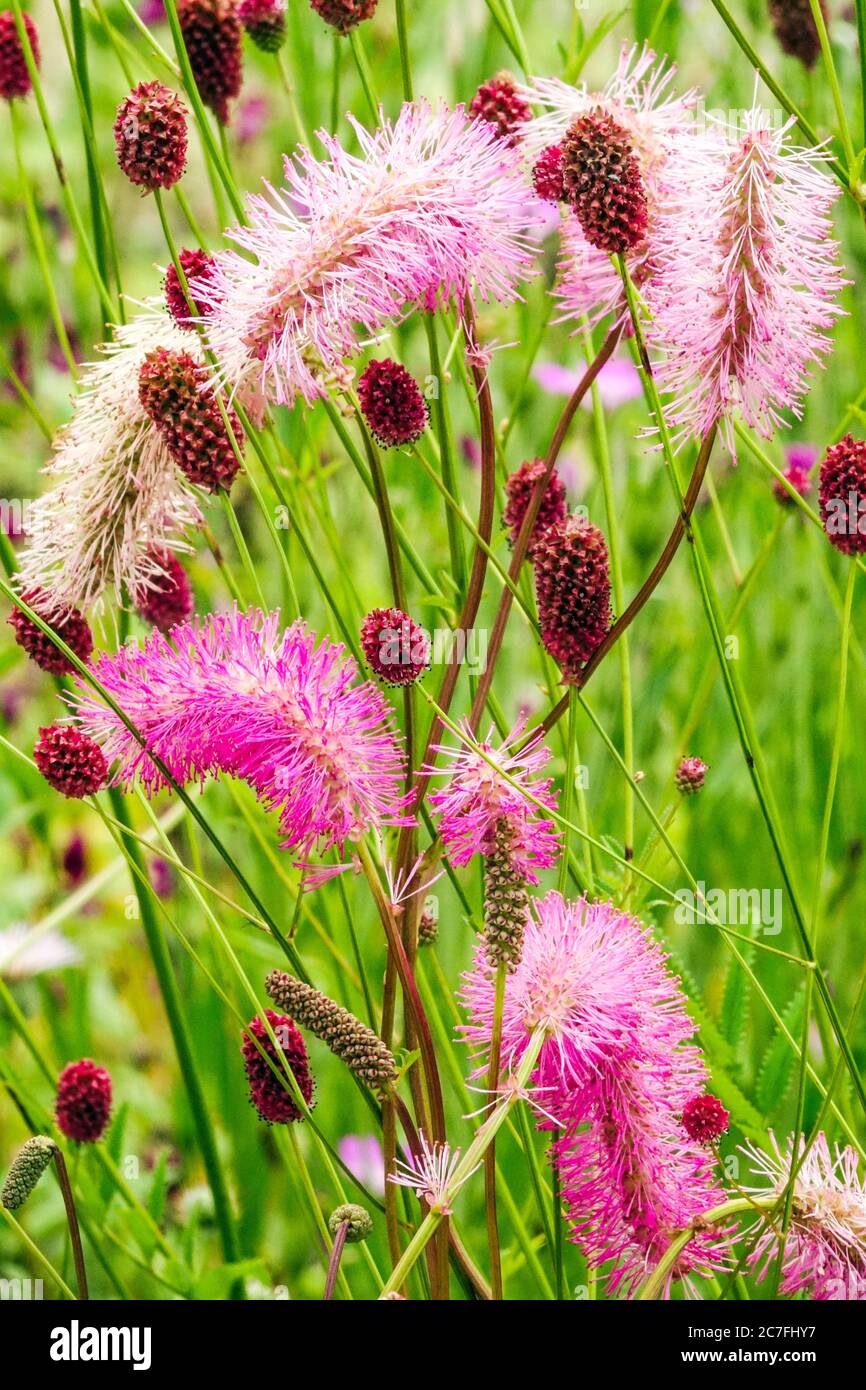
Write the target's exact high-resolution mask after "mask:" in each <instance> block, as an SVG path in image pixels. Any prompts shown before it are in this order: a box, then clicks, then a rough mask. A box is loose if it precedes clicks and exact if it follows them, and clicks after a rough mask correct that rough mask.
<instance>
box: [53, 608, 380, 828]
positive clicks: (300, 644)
mask: <svg viewBox="0 0 866 1390" xmlns="http://www.w3.org/2000/svg"><path fill="white" fill-rule="evenodd" d="M93 669H94V673H95V674H96V675H97V677H98V679H99V680H101V681H102V683H103V684H104V686H105V687H106V689H107V690H108V692H109V693H110V694H111V695H112V696H113V697H114V699H115V700H116V701H117V703H118V704H119V706H120V708H121V709H122V710H123V711H124V713H125V714H126V715H127V717H128V718H129V719H131V720H132V722H133V723H134V724H135V726H136V727H137V728H138V729H139V731H140V732H141V733H142V735H143V736H144V738H145V741H146V743H147V748H148V750H150V751H151V752H153V753H155V754H156V755H157V756H158V757H159V758H160V759H162V761H163V762H164V763H165V764H166V766H167V767H168V769H169V771H170V772H171V774H172V776H173V777H174V778H175V780H176V781H178V782H180V783H181V784H185V783H189V782H192V781H203V780H204V779H205V778H206V777H209V776H214V777H218V776H220V775H226V776H230V777H238V778H242V779H243V780H244V781H246V782H248V783H249V784H250V786H251V787H252V788H253V789H254V790H255V792H256V794H257V796H258V797H259V799H260V800H261V801H262V802H264V804H265V805H266V806H267V807H268V809H275V810H278V811H279V817H280V829H281V831H282V833H283V835H284V836H285V837H286V838H285V841H284V848H289V847H299V848H300V850H301V852H302V854H309V853H310V852H312V851H313V850H314V849H316V850H318V851H320V852H324V851H325V850H326V849H327V848H328V847H329V846H331V845H336V846H338V847H340V848H342V846H343V844H344V843H345V841H346V840H347V839H351V838H352V837H355V836H357V835H359V834H361V833H362V832H363V831H365V830H367V829H369V828H371V827H379V826H382V825H402V824H405V823H406V818H405V816H404V814H403V797H402V795H401V789H400V783H401V778H402V777H403V772H404V764H403V757H402V753H401V750H400V747H399V744H398V742H397V737H396V735H395V732H394V729H393V725H392V716H391V711H390V707H389V706H388V704H387V702H386V700H385V699H384V697H383V696H382V694H381V693H380V692H379V691H378V690H377V689H376V687H375V686H374V685H373V684H372V683H371V682H369V681H365V682H363V683H362V684H360V685H359V684H356V683H355V681H356V676H357V667H356V665H355V662H354V661H353V660H352V659H351V658H350V657H347V656H346V655H345V652H344V649H343V647H341V646H336V645H334V644H333V643H331V642H328V641H322V642H320V643H319V644H318V645H317V639H316V636H315V634H314V633H312V632H310V631H309V629H308V628H306V627H305V626H304V624H303V623H300V622H297V623H294V624H293V625H292V626H291V627H289V628H287V629H286V630H285V631H281V630H280V626H279V613H278V612H274V613H269V614H267V615H264V614H262V613H261V612H258V611H255V610H251V611H250V612H247V613H239V612H238V611H237V609H234V610H233V611H231V612H229V613H221V614H210V615H208V616H207V617H204V618H195V619H193V621H192V622H190V623H184V624H181V625H179V626H177V627H175V628H173V629H172V633H171V640H169V639H168V638H166V637H165V636H163V635H162V634H161V633H153V634H152V635H151V636H150V637H148V638H147V640H146V641H145V643H144V645H143V646H141V647H140V646H138V645H136V644H135V643H127V644H126V645H125V646H124V647H121V649H120V651H119V652H117V653H116V654H105V655H104V656H103V657H102V658H101V659H100V660H99V661H98V662H97V663H96V664H95V665H94V668H93ZM79 689H80V692H81V693H80V694H78V695H77V696H76V697H75V698H74V700H73V703H74V705H75V710H76V716H77V720H78V723H79V725H80V727H81V728H82V729H84V730H86V731H87V732H88V733H90V734H91V735H92V736H93V737H94V738H95V739H96V740H97V741H98V742H99V743H100V744H101V746H102V748H103V751H104V752H105V755H106V757H107V758H108V759H109V761H111V760H113V759H117V767H116V770H115V774H114V781H115V783H116V784H119V785H121V786H124V787H128V786H130V785H131V784H132V783H134V782H135V781H136V780H140V781H141V783H142V784H143V786H144V787H145V790H146V791H147V792H148V794H152V793H154V792H155V791H157V790H159V789H160V788H161V787H164V786H165V785H166V779H165V777H164V775H163V774H162V772H161V771H160V770H159V768H157V767H156V766H155V765H154V763H153V761H152V760H151V758H150V757H149V756H148V752H146V751H145V750H144V749H143V748H142V747H141V745H140V744H139V743H138V742H137V740H136V739H135V738H134V737H133V735H132V734H131V733H130V732H129V730H128V729H127V728H126V726H125V725H124V724H123V723H122V721H121V720H120V719H119V718H118V717H117V716H116V715H115V714H114V713H113V712H112V711H111V710H110V709H108V708H106V707H105V706H104V705H103V704H102V703H101V702H100V701H99V700H98V699H97V698H96V697H95V696H94V695H92V694H91V693H89V691H88V690H87V689H86V687H85V685H84V684H83V683H80V684H79Z"/></svg>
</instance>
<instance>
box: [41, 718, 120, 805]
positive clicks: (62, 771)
mask: <svg viewBox="0 0 866 1390" xmlns="http://www.w3.org/2000/svg"><path fill="white" fill-rule="evenodd" d="M33 761H34V762H35V764H36V766H37V767H38V768H39V771H40V772H41V773H42V776H43V777H44V778H45V780H46V782H47V783H48V785H49V786H51V787H53V788H54V790H55V791H57V792H62V793H63V795H64V796H69V797H75V798H76V799H80V798H81V797H82V796H93V794H94V793H95V792H98V791H100V789H101V788H102V787H104V786H105V783H106V781H107V779H108V764H107V763H106V761H105V754H104V753H103V751H102V749H101V748H100V746H99V744H98V743H97V742H96V741H95V739H92V738H91V737H90V735H89V734H84V733H82V732H81V730H80V729H76V728H75V727H74V726H73V725H71V724H49V725H47V727H46V728H44V729H40V730H39V741H38V742H37V744H36V747H35V748H34V749H33Z"/></svg>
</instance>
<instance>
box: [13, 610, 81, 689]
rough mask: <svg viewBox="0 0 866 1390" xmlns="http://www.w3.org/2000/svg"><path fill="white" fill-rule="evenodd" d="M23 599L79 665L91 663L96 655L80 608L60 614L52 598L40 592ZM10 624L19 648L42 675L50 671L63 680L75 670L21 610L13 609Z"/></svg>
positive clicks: (49, 639)
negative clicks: (67, 648)
mask: <svg viewBox="0 0 866 1390" xmlns="http://www.w3.org/2000/svg"><path fill="white" fill-rule="evenodd" d="M21 597H22V598H23V600H24V602H25V603H26V604H27V606H28V608H32V609H33V611H34V613H38V614H39V616H40V618H44V621H45V622H46V623H48V624H49V626H50V627H51V628H53V630H54V631H55V632H56V633H57V636H58V637H60V638H62V640H63V641H64V642H65V643H66V645H67V647H69V649H70V651H73V652H74V653H75V655H76V656H77V657H78V659H79V661H87V660H88V658H89V657H90V654H91V652H92V651H93V634H92V632H91V631H90V628H89V627H88V625H87V619H86V618H85V617H84V614H83V613H79V611H78V609H77V608H66V607H63V608H60V609H59V610H58V608H57V604H56V602H55V601H54V600H53V599H52V597H51V595H50V594H49V593H47V592H45V591H41V590H39V589H36V590H32V589H31V590H28V592H27V593H25V594H22V595H21ZM9 623H10V625H11V627H12V629H13V631H14V633H15V641H16V642H17V643H18V645H19V647H23V648H24V650H25V652H26V653H27V655H28V656H29V657H30V659H31V661H35V662H36V665H37V666H41V667H42V670H43V671H48V672H49V673H50V674H51V675H52V676H62V675H65V674H66V673H67V672H69V671H74V670H75V667H74V666H73V665H72V662H71V661H70V660H69V658H68V657H66V656H64V654H63V652H62V651H61V650H60V648H59V647H56V646H55V645H54V643H53V642H52V641H51V638H50V637H46V635H45V633H44V632H43V631H42V629H41V627H37V625H36V623H34V622H33V619H32V618H28V616H27V614H26V613H25V612H24V611H23V610H22V609H21V608H13V609H12V612H11V614H10V616H9Z"/></svg>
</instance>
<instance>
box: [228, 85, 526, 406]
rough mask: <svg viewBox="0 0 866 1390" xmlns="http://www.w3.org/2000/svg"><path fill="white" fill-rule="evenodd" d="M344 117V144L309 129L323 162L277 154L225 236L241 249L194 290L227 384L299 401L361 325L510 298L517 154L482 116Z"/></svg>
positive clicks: (427, 112)
mask: <svg viewBox="0 0 866 1390" xmlns="http://www.w3.org/2000/svg"><path fill="white" fill-rule="evenodd" d="M350 119H351V118H350ZM353 127H354V132H355V140H356V143H357V145H358V147H359V152H358V153H357V154H354V153H353V154H349V152H348V151H347V150H345V149H344V148H343V146H342V145H341V144H340V143H339V141H338V140H336V139H335V138H334V137H333V136H330V135H327V134H325V133H324V132H323V133H320V135H319V139H320V140H321V142H322V144H323V145H324V147H325V151H326V155H327V158H326V159H324V160H316V159H315V158H314V157H313V155H312V154H311V153H310V152H309V151H308V150H305V149H301V150H299V152H298V153H297V155H296V157H295V158H294V159H287V160H286V163H285V178H286V185H287V186H286V187H285V188H284V189H283V190H281V191H278V190H270V191H269V196H268V197H262V196H258V197H254V198H252V199H250V201H249V206H248V225H246V226H244V227H237V228H235V229H234V231H233V232H232V233H231V237H232V239H233V240H234V241H235V243H236V244H237V246H238V247H239V248H240V250H241V252H243V253H246V254H237V253H234V252H229V253H227V254H225V255H222V256H220V258H219V263H218V266H217V268H216V269H215V271H214V275H213V277H212V279H211V281H210V284H209V285H208V286H205V287H202V289H203V295H202V297H203V299H204V300H205V301H206V303H207V305H208V314H209V324H208V332H209V340H210V343H211V346H212V348H213V350H214V352H215V355H216V357H217V359H218V361H219V363H220V371H221V374H222V378H223V379H224V380H226V381H227V382H229V383H230V384H231V386H232V387H235V386H237V385H238V384H239V383H242V382H249V381H252V382H254V383H255V384H256V385H257V386H258V387H259V388H260V389H261V390H262V391H263V392H264V394H265V395H266V396H268V397H269V398H270V399H271V400H273V401H276V402H277V403H279V404H291V403H293V401H294V399H295V397H296V396H297V395H299V394H300V395H301V396H302V397H303V398H304V399H305V400H307V401H310V402H312V401H314V400H315V399H316V398H317V397H319V396H321V395H322V394H324V391H325V389H326V386H325V383H326V382H327V380H328V379H329V378H330V377H331V376H334V375H336V376H337V377H338V378H344V377H345V373H346V368H345V362H344V359H345V358H347V357H350V356H352V355H353V354H354V353H356V352H357V350H358V345H359V341H360V337H361V333H363V334H375V333H377V332H379V331H381V330H382V328H383V327H385V326H386V325H388V324H389V323H390V322H391V321H393V320H394V319H396V318H398V317H401V316H402V315H403V314H404V313H405V312H406V310H407V309H408V308H411V307H412V306H421V307H427V308H430V307H432V306H434V305H435V304H436V303H437V302H442V301H446V300H448V299H450V298H452V297H460V296H462V295H464V294H466V293H469V292H472V293H474V294H476V295H477V296H479V297H480V298H482V299H488V298H491V297H496V298H501V299H505V300H510V299H512V298H514V297H515V295H516V293H517V286H518V282H519V281H520V279H521V278H522V276H523V275H524V273H525V272H526V271H527V269H528V267H529V265H530V263H531V255H530V247H529V243H528V241H527V239H526V237H525V230H526V225H527V221H528V220H531V217H532V212H531V210H529V211H527V196H526V185H525V182H524V178H523V174H522V170H521V167H520V160H519V156H518V154H517V152H516V151H515V150H513V149H512V148H511V147H510V146H509V145H508V144H507V143H506V142H505V141H501V140H498V139H497V138H496V134H495V132H494V131H493V128H492V127H491V126H490V125H488V124H487V122H485V121H473V120H471V119H470V117H469V116H468V114H467V113H466V112H465V111H464V110H463V109H462V108H458V109H457V110H455V111H449V110H448V109H447V108H445V107H440V108H438V109H437V110H435V111H434V110H431V108H430V107H429V106H428V105H427V104H426V103H425V102H416V103H411V102H407V103H406V104H405V105H404V106H403V108H402V110H401V112H400V115H399V116H398V117H397V120H396V121H394V122H393V123H392V122H390V121H383V123H382V124H381V125H380V126H379V127H378V128H377V129H376V130H375V131H374V132H373V133H370V132H368V131H366V130H364V129H363V127H362V126H360V125H359V124H358V123H357V122H353ZM359 330H360V331H361V332H360V333H359Z"/></svg>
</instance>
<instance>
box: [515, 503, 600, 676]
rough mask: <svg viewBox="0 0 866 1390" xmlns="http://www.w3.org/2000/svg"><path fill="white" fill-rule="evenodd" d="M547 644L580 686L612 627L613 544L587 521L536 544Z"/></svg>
mask: <svg viewBox="0 0 866 1390" xmlns="http://www.w3.org/2000/svg"><path fill="white" fill-rule="evenodd" d="M533 560H534V563H535V592H536V596H537V598H538V618H539V623H540V626H541V640H542V642H543V643H544V645H545V647H546V648H547V650H548V651H549V652H550V655H551V656H552V657H553V659H554V661H556V662H558V663H559V665H560V667H561V668H562V673H563V676H564V677H565V679H566V680H567V681H576V680H578V679H579V677H580V672H581V670H582V668H583V666H584V665H585V664H586V662H587V661H588V660H589V658H590V657H591V656H592V654H593V652H594V651H595V649H596V647H597V646H598V645H599V643H600V642H601V641H603V639H604V637H605V635H606V634H607V631H608V629H609V627H610V624H611V611H610V568H609V564H608V554H607V541H606V540H605V538H604V535H603V534H602V532H601V531H600V530H599V529H598V527H597V526H594V525H593V524H592V522H591V521H588V520H587V519H586V518H585V517H582V516H569V517H566V519H565V521H559V522H557V523H556V524H555V525H553V526H550V527H549V528H548V529H547V530H546V531H545V532H544V533H543V535H541V536H540V537H539V539H538V541H537V543H536V546H535V552H534V555H533Z"/></svg>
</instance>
